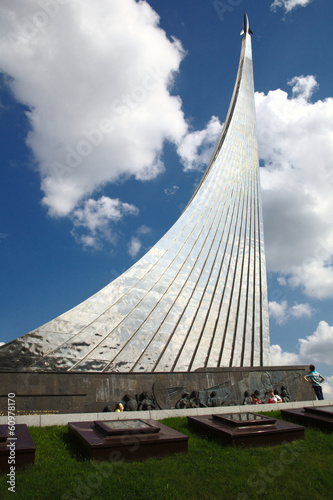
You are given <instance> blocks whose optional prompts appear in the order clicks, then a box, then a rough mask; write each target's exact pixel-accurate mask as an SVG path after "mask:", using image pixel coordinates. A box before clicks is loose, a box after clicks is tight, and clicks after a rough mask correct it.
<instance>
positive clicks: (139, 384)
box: [0, 366, 315, 414]
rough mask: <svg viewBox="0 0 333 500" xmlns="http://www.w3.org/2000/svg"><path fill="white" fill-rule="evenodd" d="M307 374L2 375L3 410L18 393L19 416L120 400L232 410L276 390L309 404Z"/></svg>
mask: <svg viewBox="0 0 333 500" xmlns="http://www.w3.org/2000/svg"><path fill="white" fill-rule="evenodd" d="M307 372H308V367H305V366H280V367H256V368H220V369H204V370H199V371H196V372H192V373H189V372H178V373H105V374H103V373H64V372H59V373H49V372H47V373H32V372H2V373H1V375H0V377H1V394H0V412H1V413H2V414H6V412H7V396H8V394H9V393H14V394H15V400H16V412H17V413H18V414H20V413H21V414H24V413H32V412H45V413H47V412H58V413H67V412H68V413H70V412H100V411H103V409H105V407H107V406H109V408H111V409H113V406H114V404H115V403H116V402H119V401H123V403H124V404H125V403H127V406H128V407H131V408H132V409H134V408H135V405H137V407H139V406H140V405H141V409H166V408H175V407H178V408H184V405H186V404H193V405H194V404H195V405H200V406H230V405H231V406H232V405H240V404H243V403H244V400H245V399H246V397H248V396H249V395H250V394H251V393H253V392H254V391H255V390H256V391H258V392H259V397H260V399H261V400H262V401H263V402H266V401H267V399H268V391H269V390H270V389H272V388H273V389H274V390H275V391H276V392H278V394H280V395H281V394H282V395H284V396H285V398H286V399H285V400H286V401H309V400H313V399H315V396H314V392H313V390H312V387H311V385H310V384H307V383H305V382H304V380H303V377H304V375H305V374H306V373H307ZM125 395H127V396H128V397H127V398H125ZM184 395H185V396H184ZM144 406H145V407H144ZM147 406H148V407H147ZM149 406H150V408H149ZM187 407H188V406H187Z"/></svg>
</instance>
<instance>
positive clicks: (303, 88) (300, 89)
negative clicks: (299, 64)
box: [288, 75, 319, 100]
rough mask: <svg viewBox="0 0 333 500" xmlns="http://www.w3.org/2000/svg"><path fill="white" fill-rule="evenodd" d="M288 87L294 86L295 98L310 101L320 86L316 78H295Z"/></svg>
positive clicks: (309, 76) (310, 76)
mask: <svg viewBox="0 0 333 500" xmlns="http://www.w3.org/2000/svg"><path fill="white" fill-rule="evenodd" d="M288 85H291V86H292V93H293V96H294V97H298V96H300V97H303V98H304V99H306V100H308V99H310V98H311V97H312V94H313V93H314V92H315V91H316V90H317V89H318V87H319V85H318V83H317V81H316V79H315V77H314V76H312V75H308V76H294V78H292V79H291V80H290V81H289V82H288Z"/></svg>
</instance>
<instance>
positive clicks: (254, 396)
mask: <svg viewBox="0 0 333 500" xmlns="http://www.w3.org/2000/svg"><path fill="white" fill-rule="evenodd" d="M251 399H252V401H251V405H261V400H260V399H259V398H258V396H257V394H256V393H255V392H254V393H253V394H251Z"/></svg>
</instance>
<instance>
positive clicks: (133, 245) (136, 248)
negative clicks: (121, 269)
mask: <svg viewBox="0 0 333 500" xmlns="http://www.w3.org/2000/svg"><path fill="white" fill-rule="evenodd" d="M135 232H136V236H133V237H132V238H131V240H130V242H129V244H128V253H129V255H130V256H131V257H133V259H134V258H135V257H136V256H137V255H138V253H139V252H140V250H141V248H142V242H141V239H140V237H141V236H144V235H145V234H149V233H150V232H151V229H150V228H149V227H147V226H145V225H144V224H143V225H142V226H140V227H139V228H138V229H137V230H136V231H135Z"/></svg>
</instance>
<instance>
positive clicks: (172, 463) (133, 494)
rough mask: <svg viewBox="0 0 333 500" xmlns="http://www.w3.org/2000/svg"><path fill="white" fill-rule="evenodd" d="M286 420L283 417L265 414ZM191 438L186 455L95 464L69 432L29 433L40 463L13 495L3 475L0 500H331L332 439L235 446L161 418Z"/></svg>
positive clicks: (19, 475) (21, 475)
mask: <svg viewBox="0 0 333 500" xmlns="http://www.w3.org/2000/svg"><path fill="white" fill-rule="evenodd" d="M266 415H271V416H274V417H280V413H279V412H271V413H266ZM163 423H164V424H165V425H168V426H169V427H172V428H174V429H176V430H178V431H180V432H182V433H184V434H187V435H188V436H190V439H189V451H188V453H187V454H182V455H181V454H180V455H174V456H170V457H165V458H161V459H149V460H147V461H144V462H133V463H125V462H114V463H109V462H95V461H91V462H90V461H89V460H88V459H87V458H85V457H84V456H81V455H80V454H79V453H77V451H76V450H77V449H76V447H75V446H74V445H73V442H71V441H70V440H69V438H68V433H67V427H64V426H62V427H58V426H54V427H42V428H40V427H31V428H30V434H31V436H32V438H33V440H34V443H35V446H36V459H35V465H34V466H32V467H30V468H27V469H24V470H22V469H21V470H20V469H18V470H17V471H16V490H15V494H14V493H12V492H9V491H8V489H7V488H8V486H9V485H8V484H7V483H6V481H7V478H6V477H5V475H1V476H0V498H1V499H7V498H13V497H17V498H19V499H20V500H25V499H34V500H37V499H55V500H66V499H90V498H92V499H101V500H102V499H103V500H106V499H117V500H120V499H131V500H132V499H135V500H139V499H154V500H155V499H172V500H175V499H182V500H184V499H185V500H187V499H215V498H217V499H237V500H243V499H256V498H258V499H259V498H260V499H261V498H264V499H272V500H273V499H274V500H278V499H283V500H285V499H289V498H292V499H293V500H297V499H307V498H311V500H316V499H325V500H326V499H328V498H333V472H332V463H333V435H332V434H326V433H323V432H321V431H320V430H318V429H315V428H311V427H309V428H306V434H305V439H304V440H301V441H297V442H294V443H289V444H283V445H279V446H274V447H266V448H264V447H262V448H234V447H232V446H226V445H221V444H220V443H218V442H216V441H214V440H211V439H206V438H204V437H201V436H199V435H197V434H195V433H193V432H191V431H190V430H189V428H188V426H187V419H186V418H169V419H166V420H163Z"/></svg>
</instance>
